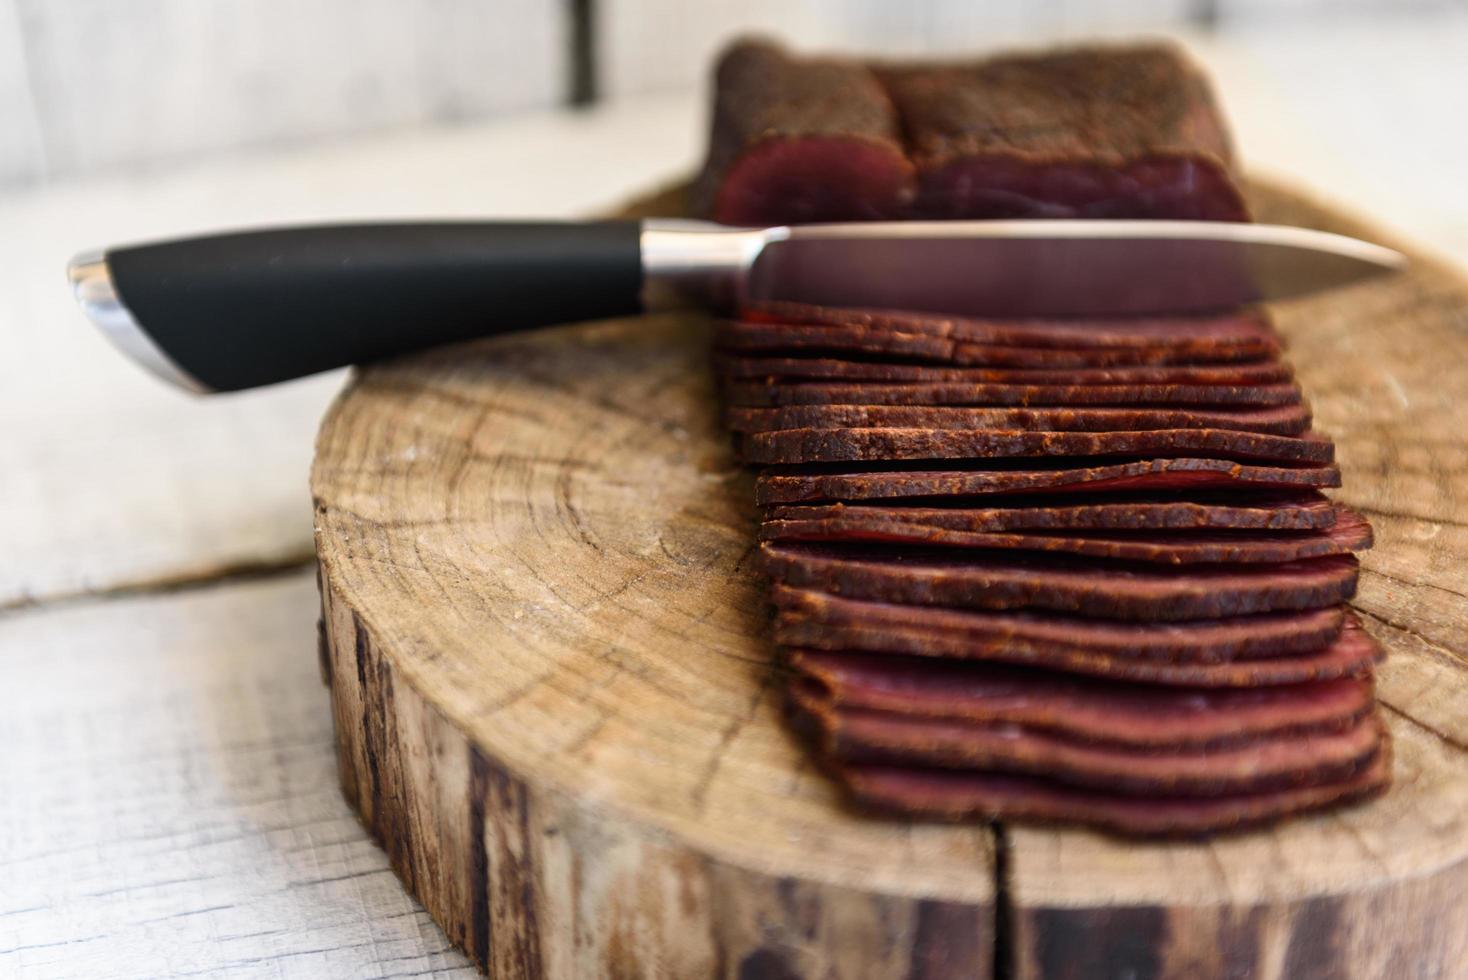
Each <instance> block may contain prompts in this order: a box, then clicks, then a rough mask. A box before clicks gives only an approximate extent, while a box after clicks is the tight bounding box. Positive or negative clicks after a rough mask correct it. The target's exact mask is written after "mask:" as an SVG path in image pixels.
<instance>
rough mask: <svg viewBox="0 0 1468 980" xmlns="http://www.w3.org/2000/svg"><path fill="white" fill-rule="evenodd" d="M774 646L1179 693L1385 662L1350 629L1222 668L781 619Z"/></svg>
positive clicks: (1288, 680)
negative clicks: (1016, 669) (1033, 670)
mask: <svg viewBox="0 0 1468 980" xmlns="http://www.w3.org/2000/svg"><path fill="white" fill-rule="evenodd" d="M775 641H776V642H777V643H780V644H782V645H783V646H784V647H785V648H786V649H787V650H789V651H791V652H790V654H789V656H790V657H791V659H792V660H793V661H795V662H796V663H797V665H798V663H799V660H800V656H801V654H802V653H803V652H806V651H808V650H825V651H828V652H848V653H879V654H883V655H899V656H906V657H912V658H932V659H934V660H935V661H943V660H954V661H956V660H962V659H964V658H970V659H980V660H986V661H992V662H995V663H1004V664H1018V665H1021V666H1029V667H1039V668H1044V669H1046V670H1053V671H1059V672H1061V673H1066V674H1084V675H1085V676H1087V677H1102V678H1107V679H1111V680H1118V681H1130V682H1133V683H1137V684H1160V685H1169V686H1179V687H1266V686H1270V685H1276V684H1304V683H1309V682H1312V681H1327V680H1336V679H1338V678H1342V677H1363V678H1364V677H1369V676H1371V672H1372V669H1373V668H1374V667H1375V665H1376V664H1377V663H1379V662H1380V661H1381V659H1382V657H1383V653H1382V650H1381V647H1380V646H1379V645H1378V644H1377V643H1376V642H1375V641H1374V640H1372V639H1371V637H1369V636H1367V635H1366V633H1365V632H1364V631H1363V630H1361V629H1358V628H1357V629H1351V628H1348V629H1345V630H1343V631H1342V632H1341V635H1340V636H1339V637H1337V638H1336V640H1335V642H1334V643H1332V644H1331V645H1330V646H1328V647H1325V648H1323V649H1321V650H1315V651H1310V652H1307V653H1302V654H1296V655H1291V656H1278V657H1268V658H1264V659H1258V660H1234V661H1227V662H1223V663H1182V662H1172V663H1169V662H1166V661H1160V660H1139V659H1129V658H1127V657H1117V656H1108V655H1105V654H1096V653H1090V652H1086V651H1084V650H1080V649H1073V650H1069V651H1067V650H1065V649H1060V648H1048V647H1026V646H1018V645H1016V646H1004V647H994V646H992V645H984V646H979V645H976V644H974V643H973V642H971V641H969V640H968V639H966V638H963V637H957V636H954V635H952V634H948V633H933V632H925V631H923V630H914V629H882V630H864V629H859V628H852V627H845V626H823V625H821V624H817V623H815V622H814V621H812V620H800V619H792V618H787V617H781V618H780V619H779V620H777V621H776V623H775Z"/></svg>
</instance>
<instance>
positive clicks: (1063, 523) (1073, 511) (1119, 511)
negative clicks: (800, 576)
mask: <svg viewBox="0 0 1468 980" xmlns="http://www.w3.org/2000/svg"><path fill="white" fill-rule="evenodd" d="M832 520H846V521H858V522H862V523H870V524H888V523H898V522H900V523H905V524H921V525H923V526H925V527H941V528H947V529H948V530H952V531H1021V530H1093V531H1094V530H1127V531H1155V530H1163V529H1168V530H1181V529H1203V528H1252V529H1258V530H1271V531H1320V530H1324V529H1326V528H1328V527H1330V526H1331V525H1332V524H1334V523H1335V520H1336V506H1335V505H1334V504H1332V503H1331V502H1330V500H1329V499H1328V498H1327V497H1325V495H1323V494H1321V493H1318V492H1316V491H1313V490H1307V491H1303V492H1301V493H1273V494H1271V493H1256V494H1253V495H1249V494H1238V495H1229V496H1227V497H1223V496H1214V497H1203V498H1200V499H1191V500H1173V499H1169V498H1165V497H1151V498H1148V497H1133V498H1121V499H1107V498H1100V499H1097V498H1094V497H1086V498H1082V499H1080V500H1077V499H1074V498H1063V497H1062V498H1059V499H1052V498H1046V497H1040V498H1038V499H1021V500H1017V501H1009V502H1006V504H1005V505H1004V506H993V507H914V506H906V507H903V506H891V505H882V504H805V505H785V506H779V507H775V508H774V509H773V510H772V511H771V512H770V514H769V518H768V520H767V521H766V524H767V525H768V524H770V523H773V522H799V523H809V522H819V521H832Z"/></svg>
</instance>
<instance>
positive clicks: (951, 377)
mask: <svg viewBox="0 0 1468 980" xmlns="http://www.w3.org/2000/svg"><path fill="white" fill-rule="evenodd" d="M714 371H715V372H716V373H718V374H720V375H723V376H724V377H726V378H731V379H749V378H757V379H762V380H764V381H766V382H767V383H768V382H773V381H776V380H783V379H795V380H811V381H822V380H825V381H878V382H888V383H891V382H899V381H909V382H925V383H929V384H934V383H961V384H1010V385H1067V386H1079V385H1158V384H1162V385H1234V386H1254V385H1264V384H1275V383H1279V382H1285V381H1289V380H1290V379H1291V378H1292V377H1293V376H1294V374H1293V372H1292V371H1291V370H1290V367H1289V365H1287V364H1285V363H1284V362H1283V361H1257V362H1253V363H1244V364H1222V365H1217V366H1213V367H1209V366H1206V365H1205V366H1198V367H1189V366H1186V365H1183V366H1178V367H1166V366H1163V367H1149V366H1145V365H1143V366H1137V367H1109V368H1106V367H1102V368H1067V369H1062V370H1052V369H1047V368H951V367H935V366H933V365H930V364H893V363H890V362H886V361H843V360H838V359H833V358H827V357H758V356H741V355H738V354H729V353H716V354H715V355H714Z"/></svg>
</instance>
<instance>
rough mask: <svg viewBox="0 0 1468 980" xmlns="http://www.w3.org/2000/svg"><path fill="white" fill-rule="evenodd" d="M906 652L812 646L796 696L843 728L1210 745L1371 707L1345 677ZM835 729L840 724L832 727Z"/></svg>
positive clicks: (1324, 722)
mask: <svg viewBox="0 0 1468 980" xmlns="http://www.w3.org/2000/svg"><path fill="white" fill-rule="evenodd" d="M909 666H911V665H910V664H909V663H907V662H906V658H903V657H893V656H886V657H883V656H871V655H869V656H861V655H852V654H839V653H837V654H826V653H820V652H815V651H808V652H806V653H805V654H804V656H803V657H802V659H801V663H800V672H801V673H800V678H799V679H798V680H796V681H795V682H794V683H793V685H792V687H791V692H792V696H793V697H794V699H795V700H796V702H797V704H798V705H799V706H800V707H801V708H802V709H803V710H807V711H811V712H816V713H820V714H822V715H824V716H828V717H829V719H830V724H831V725H832V726H839V720H840V716H841V715H842V713H848V712H850V711H853V710H855V711H868V712H879V713H883V714H885V715H889V716H894V717H906V718H915V719H929V720H935V721H949V722H964V723H969V724H975V725H990V726H994V725H1019V726H1023V727H1024V728H1026V729H1029V730H1034V731H1042V732H1051V733H1055V734H1058V735H1062V736H1066V737H1069V738H1071V739H1075V740H1078V741H1082V742H1089V743H1099V744H1103V745H1118V746H1131V747H1134V748H1147V747H1190V748H1206V747H1209V746H1216V745H1229V744H1237V743H1240V742H1249V741H1253V740H1255V739H1258V738H1261V737H1264V736H1276V737H1277V736H1282V735H1295V734H1302V733H1307V732H1329V731H1340V730H1342V729H1345V728H1349V727H1351V726H1353V725H1355V724H1356V723H1357V722H1360V721H1362V720H1364V719H1365V718H1367V717H1368V716H1369V715H1370V714H1371V713H1372V705H1373V701H1372V686H1371V682H1370V681H1369V680H1366V679H1362V678H1356V677H1347V678H1341V679H1338V680H1331V681H1321V682H1317V683H1306V684H1281V685H1275V686H1269V687H1251V688H1195V687H1151V686H1144V685H1138V684H1127V683H1118V682H1115V681H1106V680H1099V679H1096V678H1089V677H1076V676H1068V675H1064V674H1056V673H1052V672H1050V671H1045V670H1035V669H1031V668H1025V667H1013V666H1008V665H1003V664H985V663H975V664H967V665H964V666H963V667H960V668H957V669H948V670H942V669H940V670H922V669H918V670H909V669H908V668H909ZM832 730H835V727H833V728H832Z"/></svg>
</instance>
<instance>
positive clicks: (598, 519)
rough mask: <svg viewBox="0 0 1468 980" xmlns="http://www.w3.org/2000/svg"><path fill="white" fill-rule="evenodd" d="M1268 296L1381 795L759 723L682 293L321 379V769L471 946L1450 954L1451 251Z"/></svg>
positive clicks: (1453, 681)
mask: <svg viewBox="0 0 1468 980" xmlns="http://www.w3.org/2000/svg"><path fill="white" fill-rule="evenodd" d="M1252 203H1253V204H1254V206H1255V209H1256V211H1257V213H1258V216H1259V218H1260V219H1261V220H1266V221H1284V222H1290V223H1298V224H1309V225H1315V226H1318V227H1324V228H1329V229H1331V230H1337V231H1345V232H1351V233H1357V234H1366V235H1368V236H1371V237H1379V236H1372V233H1371V232H1370V231H1369V230H1366V229H1362V228H1361V227H1360V226H1358V225H1356V224H1354V223H1352V222H1351V221H1349V220H1347V219H1345V218H1342V217H1339V216H1337V215H1336V214H1334V213H1332V212H1330V211H1328V210H1325V209H1323V208H1320V207H1318V206H1316V205H1313V204H1310V203H1309V202H1307V201H1304V200H1303V199H1301V198H1299V197H1298V196H1296V195H1293V194H1291V193H1287V192H1284V191H1281V190H1279V189H1276V188H1270V187H1256V188H1255V189H1254V191H1253V194H1252ZM646 207H647V208H648V209H649V210H650V211H662V212H664V213H667V212H669V211H670V210H674V209H676V208H677V207H678V198H677V196H676V195H673V196H670V197H666V198H662V199H659V200H655V201H651V202H648V203H647V205H646ZM1278 313H1279V325H1280V328H1281V330H1282V331H1283V332H1284V334H1285V336H1286V337H1287V338H1288V339H1289V341H1290V344H1291V351H1290V354H1289V356H1290V357H1291V359H1292V360H1293V362H1294V363H1295V365H1296V366H1297V368H1298V371H1299V375H1300V380H1301V383H1302V385H1303V386H1304V388H1305V391H1306V392H1307V394H1308V396H1309V397H1310V399H1311V402H1312V404H1313V406H1314V409H1315V414H1316V420H1317V421H1316V425H1317V427H1318V428H1319V429H1321V430H1323V431H1325V432H1328V433H1330V434H1331V435H1333V436H1334V437H1335V438H1336V440H1337V446H1338V453H1339V460H1340V464H1341V468H1342V471H1343V473H1344V481H1345V487H1344V489H1343V490H1341V491H1337V492H1335V494H1334V496H1335V498H1336V499H1337V500H1339V501H1341V502H1343V503H1346V504H1348V505H1349V506H1351V507H1353V508H1354V509H1356V510H1358V511H1361V512H1363V513H1365V514H1366V515H1367V516H1368V517H1369V518H1370V519H1371V521H1372V522H1373V524H1374V525H1375V528H1376V534H1377V546H1376V548H1375V549H1374V550H1373V551H1370V552H1368V553H1366V554H1365V555H1364V556H1363V573H1362V578H1361V590H1360V595H1359V596H1358V598H1357V600H1356V603H1355V605H1356V607H1357V609H1358V610H1359V611H1360V612H1361V613H1362V617H1363V620H1364V621H1365V623H1366V625H1367V627H1368V629H1370V631H1371V632H1372V633H1373V634H1375V635H1376V636H1377V637H1378V638H1379V639H1381V640H1382V641H1383V643H1385V644H1386V646H1387V647H1388V648H1389V659H1388V662H1387V663H1386V664H1385V665H1384V666H1383V668H1382V669H1381V672H1380V676H1379V681H1378V685H1379V695H1380V698H1381V700H1382V701H1383V702H1384V704H1385V706H1386V715H1387V721H1388V724H1389V726H1390V727H1391V729H1392V734H1393V737H1394V739H1395V744H1396V761H1395V767H1396V768H1395V773H1396V783H1395V785H1394V787H1393V789H1392V791H1391V792H1390V793H1389V794H1388V795H1387V796H1386V797H1385V798H1384V799H1381V800H1379V801H1376V802H1373V803H1370V804H1368V805H1365V806H1361V807H1357V808H1352V809H1346V810H1342V811H1339V812H1334V813H1327V814H1324V815H1322V816H1317V817H1312V818H1308V819H1302V820H1296V821H1293V822H1290V823H1287V824H1285V825H1283V826H1281V827H1279V828H1277V829H1273V830H1268V831H1262V832H1255V833H1248V834H1244V835H1239V836H1232V837H1225V838H1219V839H1216V840H1213V841H1210V842H1175V843H1151V844H1139V843H1136V842H1128V841H1119V840H1113V839H1110V838H1107V837H1104V836H1100V835H1097V834H1094V833H1090V832H1086V831H1080V830H1069V829H1046V828H1037V827H1024V826H999V827H994V828H991V827H987V826H983V825H977V826H940V825H926V824H907V823H903V822H901V821H893V820H884V819H873V818H868V817H864V816H861V815H858V814H854V813H851V812H849V811H847V810H846V809H844V808H843V807H842V805H841V801H840V798H839V797H838V795H837V793H836V790H835V788H834V786H833V785H832V784H831V783H829V782H828V781H827V780H826V778H825V777H824V776H822V775H821V774H820V773H819V772H816V771H813V770H812V769H811V768H810V763H809V762H808V761H807V756H806V753H805V752H804V751H803V749H802V748H801V747H800V746H799V745H798V744H796V742H795V740H794V737H793V736H792V735H791V734H790V733H789V731H788V730H787V728H786V726H785V724H784V723H783V722H782V720H781V715H780V706H779V704H778V703H777V702H778V700H779V699H778V694H777V692H778V690H779V686H778V685H777V684H776V683H775V678H774V677H773V675H772V669H771V664H770V657H771V645H770V643H769V640H768V638H767V636H766V635H765V631H766V614H765V608H764V600H763V597H762V594H761V588H760V584H759V582H758V581H757V578H756V575H755V574H754V571H753V569H752V567H751V565H752V561H751V559H752V557H753V554H754V548H755V535H754V532H755V527H754V508H753V502H752V497H753V494H752V488H751V485H750V481H749V479H748V477H747V475H745V474H744V473H742V472H741V471H740V470H739V469H738V468H737V467H736V465H735V464H734V462H733V459H732V456H731V454H730V452H729V449H728V446H729V441H728V437H727V435H726V434H725V433H724V432H723V431H722V430H721V428H720V426H719V420H718V413H717V406H716V404H715V398H714V394H713V390H712V381H711V377H710V375H709V372H708V370H707V357H708V351H707V344H708V324H707V323H706V322H705V321H704V320H703V319H702V318H700V317H695V316H684V317H662V318H646V319H641V320H628V321H620V322H614V323H607V324H599V325H591V326H583V327H572V328H565V329H561V330H556V331H549V332H543V333H539V334H536V335H527V336H521V337H510V338H504V339H500V340H494V341H488V342H483V343H479V344H475V345H470V346H466V347H463V348H458V349H453V350H447V351H439V352H435V353H430V354H426V355H423V356H419V357H416V358H412V359H408V360H404V361H400V362H397V363H394V364H390V365H385V366H381V367H375V368H372V369H370V370H366V371H363V372H362V373H361V374H360V375H359V376H358V377H357V379H356V380H355V381H354V382H353V383H352V384H351V385H350V387H349V388H348V389H347V390H346V391H345V392H344V393H343V395H342V396H341V397H340V398H339V399H338V401H337V403H336V405H335V407H334V408H333V409H332V411H331V412H330V414H329V415H328V417H327V420H326V422H325V424H324V427H323V429H322V432H321V435H320V439H319V442H318V447H317V459H316V465H315V470H314V473H313V478H312V485H313V492H314V495H315V498H316V523H317V534H316V543H317V549H318V554H319V560H320V572H321V583H322V599H323V607H324V616H323V622H324V630H323V637H322V640H323V642H322V668H323V674H324V676H325V678H326V680H327V682H328V683H329V684H330V685H331V691H332V701H333V706H334V712H335V723H336V733H337V741H338V756H339V763H340V770H341V777H342V783H343V786H344V789H345V791H346V794H347V797H348V799H349V800H350V802H351V803H352V804H353V806H355V807H356V808H357V810H358V811H359V813H360V814H361V816H362V818H363V820H364V822H365V823H366V824H367V826H368V827H369V828H370V829H371V830H372V832H373V834H374V835H375V836H376V837H377V839H378V840H379V841H380V842H381V843H382V844H383V846H384V847H385V848H386V849H387V852H388V854H389V856H390V857H391V859H392V864H393V867H394V868H395V869H396V870H397V872H398V874H399V875H400V877H401V878H402V879H403V882H404V884H405V885H406V886H407V887H408V888H409V889H410V890H411V891H412V892H413V893H414V894H415V895H417V896H418V897H419V898H420V899H421V900H422V901H423V903H424V905H425V906H427V908H428V909H429V911H430V912H431V913H432V915H433V916H434V918H435V919H436V920H437V921H438V922H439V923H440V924H441V925H442V926H443V927H444V929H445V930H446V932H447V933H448V935H449V937H450V938H451V939H452V940H453V941H454V942H455V943H456V944H458V945H460V946H462V947H463V948H464V949H465V950H467V951H468V952H469V953H470V955H471V956H473V957H474V958H475V959H476V960H477V961H478V962H480V963H481V964H482V965H483V966H485V967H487V968H488V969H489V970H490V972H491V973H492V974H494V975H496V976H505V977H518V976H551V977H574V976H597V975H599V976H669V977H703V976H730V977H812V978H814V977H822V978H825V977H872V978H885V977H907V976H922V977H984V976H990V975H998V976H1015V977H1041V976H1046V977H1049V976H1056V977H1067V976H1077V977H1079V976H1085V977H1112V976H1116V977H1121V976H1127V977H1139V978H1141V977H1186V978H1197V977H1211V976H1218V977H1244V976H1247V977H1251V978H1288V980H1298V978H1307V977H1320V978H1326V977H1330V978H1337V977H1345V978H1354V977H1359V978H1375V977H1384V976H1390V977H1461V976H1465V975H1468V711H1464V710H1463V709H1464V705H1465V704H1468V700H1465V696H1468V574H1465V569H1468V499H1464V494H1465V493H1468V490H1465V487H1468V483H1465V480H1468V439H1465V435H1464V433H1465V431H1468V402H1465V400H1464V392H1468V283H1464V282H1463V281H1462V280H1461V279H1460V278H1457V277H1456V276H1455V274H1453V273H1451V272H1449V271H1447V270H1445V269H1443V268H1441V267H1439V266H1437V265H1435V264H1433V263H1432V262H1431V261H1429V260H1419V261H1418V262H1417V263H1416V265H1415V266H1414V269H1413V271H1412V272H1411V274H1410V275H1407V276H1403V277H1400V278H1399V279H1397V280H1396V281H1394V282H1390V283H1381V284H1375V285H1369V286H1365V287H1357V288H1355V289H1352V290H1349V291H1346V292H1341V293H1339V294H1336V295H1333V296H1329V297H1324V298H1319V299H1315V300H1311V301H1308V302H1304V303H1299V304H1295V305H1293V306H1287V307H1281V308H1280V309H1279V311H1278Z"/></svg>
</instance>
